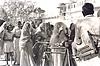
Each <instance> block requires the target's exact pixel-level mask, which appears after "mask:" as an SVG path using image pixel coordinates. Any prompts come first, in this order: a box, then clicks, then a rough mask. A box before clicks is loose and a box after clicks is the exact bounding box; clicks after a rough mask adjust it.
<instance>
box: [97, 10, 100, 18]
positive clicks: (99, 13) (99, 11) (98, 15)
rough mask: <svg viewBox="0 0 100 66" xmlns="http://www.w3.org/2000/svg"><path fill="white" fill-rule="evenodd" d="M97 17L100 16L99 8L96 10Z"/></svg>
mask: <svg viewBox="0 0 100 66" xmlns="http://www.w3.org/2000/svg"><path fill="white" fill-rule="evenodd" d="M97 17H100V9H99V10H98V12H97Z"/></svg>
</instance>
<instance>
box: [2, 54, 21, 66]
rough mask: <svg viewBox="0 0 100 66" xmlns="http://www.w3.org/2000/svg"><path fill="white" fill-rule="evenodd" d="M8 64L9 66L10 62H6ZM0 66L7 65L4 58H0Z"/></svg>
mask: <svg viewBox="0 0 100 66" xmlns="http://www.w3.org/2000/svg"><path fill="white" fill-rule="evenodd" d="M13 63H14V61H12V64H13ZM8 64H9V65H10V61H9V62H8ZM0 66H7V63H6V61H5V59H4V56H3V55H2V56H0ZM10 66H11V65H10ZM12 66H19V65H12Z"/></svg>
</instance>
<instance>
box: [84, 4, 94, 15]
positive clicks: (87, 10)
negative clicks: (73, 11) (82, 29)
mask: <svg viewBox="0 0 100 66" xmlns="http://www.w3.org/2000/svg"><path fill="white" fill-rule="evenodd" d="M82 10H83V11H82V13H83V15H84V16H86V15H90V14H94V6H93V4H92V3H85V4H84V5H83V7H82Z"/></svg>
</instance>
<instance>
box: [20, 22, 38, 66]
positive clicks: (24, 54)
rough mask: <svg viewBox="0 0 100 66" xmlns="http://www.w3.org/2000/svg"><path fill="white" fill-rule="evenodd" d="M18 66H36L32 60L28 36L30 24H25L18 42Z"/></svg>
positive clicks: (30, 43) (30, 42)
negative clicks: (19, 54)
mask: <svg viewBox="0 0 100 66" xmlns="http://www.w3.org/2000/svg"><path fill="white" fill-rule="evenodd" d="M19 47H20V53H21V56H20V66H36V65H35V62H34V60H33V52H32V40H31V35H30V24H29V23H25V24H24V26H23V28H22V31H21V37H20V40H19Z"/></svg>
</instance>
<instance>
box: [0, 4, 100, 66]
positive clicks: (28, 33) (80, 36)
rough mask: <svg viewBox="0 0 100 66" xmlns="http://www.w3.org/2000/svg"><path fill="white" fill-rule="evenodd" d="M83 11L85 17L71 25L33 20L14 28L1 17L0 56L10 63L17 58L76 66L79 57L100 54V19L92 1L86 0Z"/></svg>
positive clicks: (23, 64) (31, 65) (27, 64)
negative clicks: (87, 1)
mask: <svg viewBox="0 0 100 66" xmlns="http://www.w3.org/2000/svg"><path fill="white" fill-rule="evenodd" d="M82 13H83V16H84V17H83V18H81V19H78V20H77V22H76V23H75V24H74V23H71V24H70V27H67V26H66V24H65V23H63V22H57V23H56V24H55V25H52V24H50V22H48V23H45V22H40V23H38V24H35V22H34V21H33V22H29V21H25V22H24V23H23V24H22V22H21V21H18V22H17V25H16V26H15V27H13V26H12V25H11V24H8V22H6V21H4V20H0V55H4V58H5V60H7V64H9V63H8V60H14V64H18V65H20V66H77V63H76V58H77V59H78V60H82V59H83V60H87V59H89V58H90V57H91V56H92V54H97V55H98V56H99V38H100V23H99V21H100V18H98V17H95V16H94V15H93V14H94V6H93V4H92V3H85V4H84V5H83V7H82ZM63 47H64V48H63ZM46 51H47V53H46ZM88 51H89V52H88ZM62 52H64V53H62ZM44 53H46V54H44ZM44 55H45V56H44ZM43 59H45V61H44V60H43ZM11 64H12V62H11Z"/></svg>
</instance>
